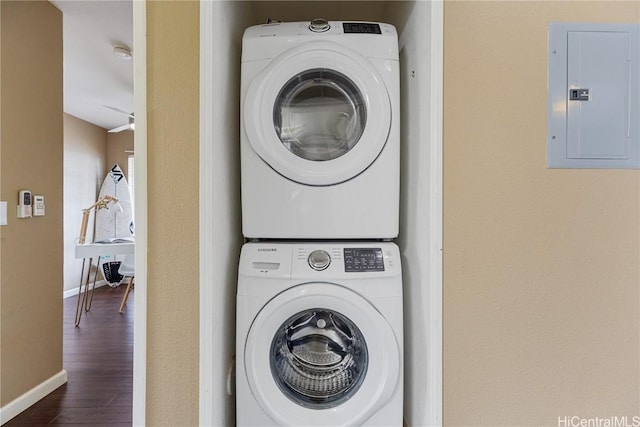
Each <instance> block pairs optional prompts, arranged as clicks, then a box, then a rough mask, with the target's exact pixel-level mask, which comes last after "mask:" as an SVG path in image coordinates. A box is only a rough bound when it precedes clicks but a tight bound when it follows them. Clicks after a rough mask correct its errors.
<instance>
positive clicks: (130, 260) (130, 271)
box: [118, 254, 136, 313]
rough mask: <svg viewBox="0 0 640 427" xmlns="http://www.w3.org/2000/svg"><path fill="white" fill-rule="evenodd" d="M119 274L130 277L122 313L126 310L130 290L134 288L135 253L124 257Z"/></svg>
mask: <svg viewBox="0 0 640 427" xmlns="http://www.w3.org/2000/svg"><path fill="white" fill-rule="evenodd" d="M118 274H120V275H121V276H124V277H128V278H129V281H128V283H127V289H125V291H124V296H123V297H122V303H121V304H120V313H122V311H123V310H124V305H125V304H126V303H127V298H128V297H129V292H131V288H133V281H134V279H135V276H136V257H135V255H134V254H131V255H126V256H125V257H124V261H122V263H121V264H120V268H118Z"/></svg>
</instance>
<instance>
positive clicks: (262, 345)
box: [236, 242, 403, 427]
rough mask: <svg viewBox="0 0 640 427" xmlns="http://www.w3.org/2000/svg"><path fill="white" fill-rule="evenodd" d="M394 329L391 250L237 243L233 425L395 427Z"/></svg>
mask: <svg viewBox="0 0 640 427" xmlns="http://www.w3.org/2000/svg"><path fill="white" fill-rule="evenodd" d="M402 325H403V323H402V278H401V268H400V254H399V252H398V248H397V246H396V245H395V244H393V243H388V242H384V243H349V244H345V243H304V244H299V243H247V244H245V245H244V247H243V248H242V253H241V256H240V267H239V279H238V295H237V326H236V413H237V420H236V421H237V425H238V427H247V426H261V427H265V426H323V427H326V426H334V427H338V426H385V427H389V426H401V425H402V411H403V401H402V399H403V351H402V346H403V336H402V333H403V332H402Z"/></svg>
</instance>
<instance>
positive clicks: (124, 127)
mask: <svg viewBox="0 0 640 427" xmlns="http://www.w3.org/2000/svg"><path fill="white" fill-rule="evenodd" d="M103 107H105V108H108V109H110V110H113V111H117V112H118V113H122V114H126V115H127V116H128V117H129V123H127V124H126V125H122V126H118V127H116V128H113V129H109V133H117V132H122V131H123V130H129V129H131V130H134V129H135V121H134V115H133V113H127V112H126V111H124V110H121V109H119V108H115V107H110V106H108V105H103Z"/></svg>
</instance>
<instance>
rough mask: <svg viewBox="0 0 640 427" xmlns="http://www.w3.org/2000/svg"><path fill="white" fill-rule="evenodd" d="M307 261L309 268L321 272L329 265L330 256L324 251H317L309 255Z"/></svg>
mask: <svg viewBox="0 0 640 427" xmlns="http://www.w3.org/2000/svg"><path fill="white" fill-rule="evenodd" d="M307 261H308V262H309V267H311V268H313V269H314V270H316V271H322V270H324V269H325V268H327V267H329V264H331V256H329V254H328V253H327V252H326V251H323V250H322V249H318V250H315V251H313V252H311V254H309V258H308V259H307Z"/></svg>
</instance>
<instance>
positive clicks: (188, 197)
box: [146, 1, 199, 426]
mask: <svg viewBox="0 0 640 427" xmlns="http://www.w3.org/2000/svg"><path fill="white" fill-rule="evenodd" d="M198 10H199V4H198V3H197V2H155V1H150V2H147V79H148V80H147V115H148V116H147V117H148V137H147V145H148V157H147V159H148V170H147V197H148V200H147V202H148V247H147V257H148V258H147V259H148V264H147V267H148V279H147V295H148V298H147V373H146V375H147V397H146V403H147V408H146V421H147V424H148V425H167V426H176V425H183V426H187V425H197V424H198V319H199V314H198V311H199V310H198V306H199V292H198V286H199V283H198V274H199V272H198V266H199V263H198V245H199V241H198V170H199V168H198V159H199V140H198V138H199V131H198V126H199V124H198V123H199V122H198V114H199V95H198V91H199V80H198V79H199V71H198V63H199V25H198V22H199V12H198Z"/></svg>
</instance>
